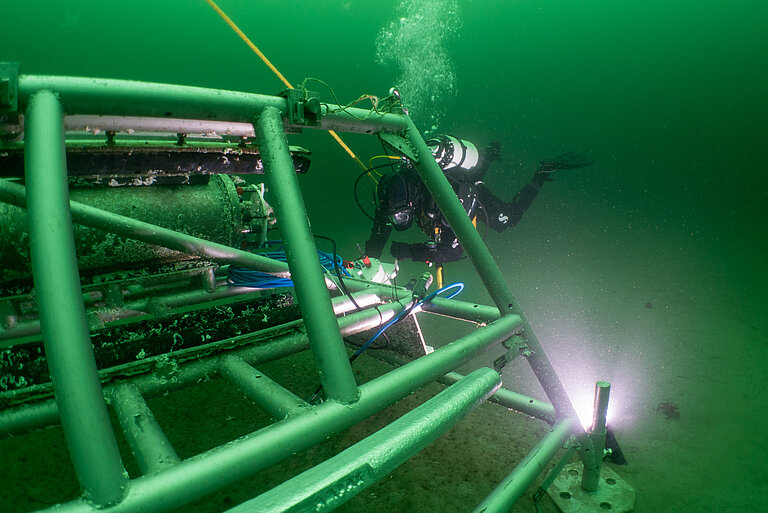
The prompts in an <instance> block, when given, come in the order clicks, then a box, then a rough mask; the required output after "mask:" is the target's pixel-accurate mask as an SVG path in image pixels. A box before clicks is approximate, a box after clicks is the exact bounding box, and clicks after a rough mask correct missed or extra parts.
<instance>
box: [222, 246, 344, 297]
mask: <svg viewBox="0 0 768 513" xmlns="http://www.w3.org/2000/svg"><path fill="white" fill-rule="evenodd" d="M271 242H272V243H278V242H279V241H271ZM259 255H261V256H264V257H267V258H271V259H273V260H279V261H281V262H286V261H287V258H286V256H285V251H266V252H262V253H259ZM317 256H318V260H319V263H320V266H321V267H322V268H323V272H325V273H330V272H331V271H332V270H333V269H334V268H336V267H337V266H338V269H341V270H342V273H343V274H344V275H345V276H350V274H349V272H348V271H347V270H345V269H344V268H343V265H342V264H343V260H342V259H341V257H340V256H338V255H337V256H336V264H335V265H334V261H333V255H332V254H330V253H326V252H325V251H318V252H317ZM227 283H228V284H230V285H232V286H233V287H253V288H257V289H274V288H278V287H293V281H291V280H290V279H289V278H278V277H275V276H272V275H271V274H267V273H263V272H261V271H254V270H252V269H245V268H243V267H234V266H229V274H228V276H227Z"/></svg>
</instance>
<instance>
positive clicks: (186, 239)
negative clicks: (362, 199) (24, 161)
mask: <svg viewBox="0 0 768 513" xmlns="http://www.w3.org/2000/svg"><path fill="white" fill-rule="evenodd" d="M27 151H29V150H27ZM25 197H26V193H25V188H24V186H22V185H19V184H17V183H13V182H10V181H8V180H0V201H3V202H6V203H11V204H13V205H16V206H19V207H26V199H25ZM69 205H70V208H71V211H72V220H73V221H74V222H76V223H78V224H83V225H85V226H90V227H91V228H97V229H99V230H104V231H106V232H110V233H114V234H116V235H119V236H121V237H126V238H129V239H136V240H140V241H142V242H146V243H148V244H156V245H158V246H163V247H165V248H168V249H173V250H176V251H181V252H184V253H188V254H191V255H197V256H200V257H203V258H205V259H207V260H212V261H214V262H219V263H222V264H231V265H237V266H239V267H246V268H248V269H255V270H258V271H263V272H265V273H270V274H274V275H275V276H280V277H290V273H289V271H288V266H287V265H286V264H285V263H284V262H280V261H277V260H272V259H271V258H266V257H263V256H259V255H255V254H253V253H248V252H247V251H242V250H239V249H235V248H231V247H229V246H224V245H223V244H217V243H215V242H210V241H207V240H203V239H200V238H197V237H193V236H191V235H186V234H183V233H179V232H175V231H173V230H169V229H167V228H162V227H160V226H157V225H153V224H149V223H145V222H143V221H138V220H136V219H132V218H130V217H125V216H121V215H119V214H115V213H112V212H107V211H106V210H101V209H98V208H94V207H90V206H88V205H83V204H82V203H78V202H76V201H70V202H69ZM315 260H317V259H315Z"/></svg>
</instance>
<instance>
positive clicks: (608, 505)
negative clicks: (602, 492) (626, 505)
mask: <svg viewBox="0 0 768 513" xmlns="http://www.w3.org/2000/svg"><path fill="white" fill-rule="evenodd" d="M600 509H611V505H610V504H608V503H607V502H601V503H600Z"/></svg>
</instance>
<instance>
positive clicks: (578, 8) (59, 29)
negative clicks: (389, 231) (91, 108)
mask: <svg viewBox="0 0 768 513" xmlns="http://www.w3.org/2000/svg"><path fill="white" fill-rule="evenodd" d="M424 3H425V2H414V4H424ZM427 3H428V2H427ZM460 4H461V5H460V10H459V11H458V13H457V19H458V18H460V19H461V20H462V23H461V26H460V27H459V28H458V30H457V37H453V38H451V39H450V40H449V41H448V42H447V43H446V49H445V52H446V55H447V56H449V57H450V59H451V60H452V63H453V70H454V72H455V76H456V80H455V84H454V86H455V90H454V93H451V94H446V95H444V96H439V97H438V98H437V99H436V101H435V102H434V105H433V108H434V109H435V110H440V109H443V110H444V112H445V114H444V117H443V120H442V123H441V127H440V128H441V129H442V130H444V131H449V132H452V133H455V134H456V135H460V136H461V137H463V138H466V139H470V140H472V141H475V142H477V143H478V145H484V144H485V143H486V142H488V141H490V140H493V139H497V140H499V141H501V143H502V152H503V157H504V161H503V163H502V165H497V167H495V168H494V169H493V170H492V172H491V173H490V175H489V178H488V182H489V184H490V185H491V186H492V187H494V190H495V191H496V192H497V194H499V195H500V196H502V197H506V198H510V197H511V196H512V195H513V194H514V193H515V192H516V190H517V188H519V187H520V186H521V185H522V184H523V183H524V182H525V181H527V179H528V178H529V176H530V175H531V174H532V173H533V171H534V169H535V167H536V165H537V163H538V161H539V160H541V159H543V158H546V157H550V156H553V155H557V154H558V153H561V152H562V151H567V150H578V151H582V152H584V153H587V154H588V155H590V156H591V157H592V158H593V159H594V160H595V164H594V166H592V167H591V168H588V169H583V170H577V171H574V172H571V173H570V174H566V173H560V174H561V175H562V176H558V177H557V179H556V180H555V182H554V183H553V184H550V185H548V186H547V187H546V188H545V189H544V191H543V192H542V194H541V197H540V198H539V199H538V200H537V202H536V204H535V205H534V207H533V208H532V209H531V211H530V212H529V214H528V215H527V216H526V218H525V219H524V221H523V222H522V223H521V224H520V225H519V226H518V227H515V228H514V229H512V230H511V231H508V232H505V233H504V234H501V235H497V234H493V233H492V234H490V235H489V238H488V243H489V246H490V247H491V250H492V252H493V253H494V255H496V256H497V257H499V260H500V262H501V264H500V265H501V267H502V270H503V271H504V272H505V273H506V275H507V276H508V278H509V280H510V282H511V284H512V286H513V290H514V291H515V292H516V293H517V294H518V298H519V299H520V301H521V304H522V306H523V308H524V309H525V310H526V312H527V313H528V315H529V317H530V318H531V321H532V323H533V325H534V327H536V328H537V331H538V332H539V336H540V338H541V339H542V342H543V343H544V345H545V347H546V348H547V350H548V351H549V352H550V354H551V355H552V358H553V361H554V362H555V364H556V365H557V366H558V369H559V370H560V371H561V372H562V373H563V379H564V381H566V383H567V384H568V383H573V382H577V381H579V380H582V381H584V380H586V382H587V383H589V382H591V381H590V380H592V381H593V380H594V379H598V378H599V377H607V378H608V379H610V380H612V381H613V382H614V385H615V388H616V391H615V394H616V397H617V398H619V399H620V398H621V397H622V391H621V388H622V386H621V385H624V387H623V388H624V392H623V393H624V394H625V396H626V399H627V400H626V402H625V403H624V405H623V406H622V405H621V404H619V405H618V406H620V410H621V411H622V412H623V414H624V415H623V419H624V420H623V421H622V419H621V418H619V419H617V420H616V424H617V425H619V426H621V427H622V428H623V429H624V430H625V435H626V439H627V442H626V444H627V446H628V447H629V448H630V449H632V450H633V451H634V454H635V461H636V465H635V467H634V470H633V469H632V468H629V470H627V471H626V472H627V473H628V475H629V476H630V477H631V478H632V482H633V484H634V485H635V486H636V487H637V488H638V491H639V493H640V497H641V499H639V502H638V504H639V505H642V504H645V507H643V508H640V507H639V509H638V511H662V510H663V508H662V506H661V505H662V504H670V505H671V504H673V502H670V501H675V500H679V501H683V502H680V503H679V504H678V505H677V506H676V508H677V509H680V508H683V510H686V511H762V510H765V509H766V508H768V506H766V502H765V500H766V499H765V496H766V495H767V494H766V488H765V484H764V480H765V477H766V475H765V470H764V468H763V466H761V465H759V464H757V463H752V464H749V463H748V464H743V463H742V465H741V466H737V464H736V463H735V462H736V461H740V462H745V461H746V462H750V461H758V462H759V461H761V460H764V458H765V456H766V453H768V450H767V449H766V447H765V444H764V442H761V441H760V440H759V437H758V436H756V435H755V433H760V432H766V430H768V419H766V414H765V408H764V406H763V405H764V404H765V401H766V395H767V391H766V380H765V371H764V369H765V365H766V364H768V351H767V350H766V342H767V339H768V337H767V336H766V333H767V331H766V311H767V310H768V308H767V307H766V303H767V301H766V297H767V296H768V294H767V291H768V273H767V272H766V262H768V258H767V257H768V242H767V240H768V228H767V226H768V223H767V222H766V214H768V177H767V174H766V172H767V171H768V165H767V164H766V162H768V139H767V138H766V133H767V132H768V101H766V92H767V91H768V66H766V62H768V35H767V34H766V30H765V26H766V21H768V4H766V3H765V2H761V1H757V0H750V1H735V2H729V3H728V4H727V5H726V4H725V3H721V2H711V1H692V0H678V1H675V2H666V1H659V0H654V1H645V2H621V3H618V2H608V1H595V2H570V1H552V2H541V1H526V2H522V1H503V0H495V1H492V0H487V1H463V2H460ZM64 5H65V3H64V2H36V1H30V2H26V3H24V4H21V3H15V4H12V5H4V6H3V9H2V13H3V15H2V18H0V59H2V60H16V61H19V62H20V63H21V71H22V72H23V73H34V74H38V73H39V74H67V75H80V76H103V77H112V78H126V79H137V80H147V81H155V82H170V83H180V84H189V85H199V86H207V87H216V88H223V89H235V90H243V91H253V92H262V93H275V92H277V91H279V90H281V89H283V86H282V84H280V83H279V82H278V81H277V79H275V78H274V76H273V75H272V74H271V72H269V71H268V70H267V69H266V68H265V66H264V65H263V64H262V63H261V61H260V60H258V58H256V56H255V55H253V54H252V52H251V51H250V50H249V49H248V48H247V47H246V46H245V45H244V44H243V43H242V41H240V40H239V39H238V38H237V37H236V36H235V35H234V34H233V33H232V31H231V30H230V29H229V28H228V27H227V26H226V25H224V23H223V22H222V21H221V20H220V19H219V18H218V17H217V16H216V15H215V13H214V12H213V11H212V10H211V9H210V8H209V7H208V6H207V4H205V2H203V1H202V0H201V1H178V0H177V1H168V2H146V1H137V2H122V3H114V4H113V3H108V2H67V3H66V7H64ZM446 5H449V4H446ZM221 6H222V8H223V9H224V10H225V11H227V12H228V13H229V15H230V16H231V17H232V18H233V19H234V20H235V22H236V23H238V24H239V25H240V27H241V28H242V29H243V30H244V31H245V32H246V33H247V34H248V35H249V36H250V37H251V38H252V39H253V40H254V42H255V43H256V44H257V45H259V46H260V48H261V49H262V50H263V51H264V52H265V54H267V55H268V56H269V58H270V59H271V60H272V61H273V62H274V63H275V65H276V66H277V67H278V68H279V69H280V70H281V71H282V73H283V74H284V75H285V76H286V77H288V79H289V80H291V81H292V82H293V83H294V84H297V83H299V82H300V81H301V79H302V78H304V77H307V76H312V77H317V78H321V79H323V80H325V81H326V82H329V83H330V84H332V85H333V87H334V89H335V91H336V93H337V95H338V96H339V98H341V99H342V100H343V101H345V100H351V99H353V98H356V97H357V96H358V95H360V94H362V93H373V94H378V95H384V94H385V93H386V91H387V90H388V88H389V87H390V86H391V85H393V84H394V83H396V81H397V77H398V75H399V70H398V69H397V67H396V66H395V65H392V64H389V65H386V66H384V65H382V64H380V63H377V62H376V38H377V35H378V34H379V32H380V30H381V29H382V28H383V27H386V26H388V25H389V24H390V22H392V21H393V20H397V19H398V18H399V17H401V16H403V15H404V11H402V10H400V11H397V10H396V3H395V2H392V1H362V0H350V1H340V2H330V1H325V2H317V1H261V2H235V1H231V0H228V1H222V3H221ZM405 14H407V12H406V13H405ZM416 50H418V49H415V50H414V51H416ZM323 94H325V92H323ZM324 98H326V99H328V97H327V96H325V97H324ZM405 101H406V103H407V102H408V98H405ZM414 115H415V116H416V117H417V119H419V120H422V121H421V122H422V126H423V127H424V128H428V126H427V125H428V123H426V122H424V121H423V120H424V119H425V114H424V113H420V112H414ZM345 139H346V140H347V141H348V142H349V144H350V145H351V146H352V147H353V148H354V149H355V150H356V151H357V152H358V153H359V154H360V155H361V157H362V158H363V160H364V161H366V160H367V158H368V157H370V156H373V155H376V154H378V153H379V152H380V150H379V148H378V145H377V144H376V142H375V141H372V140H370V138H366V137H363V136H346V137H345ZM292 142H294V143H296V144H301V145H302V146H305V147H307V148H309V149H311V150H312V151H313V153H314V163H313V168H312V171H311V173H310V174H309V175H307V176H305V177H303V178H302V186H303V187H304V191H305V195H306V200H307V204H308V205H307V207H308V211H309V214H310V217H311V219H312V226H313V229H314V230H315V231H316V233H319V234H325V235H332V236H334V237H335V238H337V239H338V240H339V243H340V245H341V248H342V251H343V252H344V253H347V254H348V255H351V256H355V246H354V243H355V242H361V243H362V242H363V241H364V240H365V238H367V231H368V225H367V220H366V219H365V218H364V217H363V216H362V215H361V214H360V213H359V212H358V210H357V209H356V207H355V206H354V202H353V201H352V195H351V185H352V182H353V180H354V177H355V176H356V175H357V173H358V172H359V168H358V167H357V166H356V164H354V163H353V162H352V161H351V160H350V159H348V158H346V156H345V154H344V153H343V152H342V151H341V150H340V149H339V148H338V147H337V146H335V144H334V143H333V142H332V141H331V140H330V138H328V137H327V135H326V134H322V133H314V132H307V133H306V134H304V135H302V136H293V137H292ZM365 185H366V186H367V184H365ZM329 204H332V206H333V208H328V207H329ZM410 236H411V237H412V238H413V239H414V240H415V239H418V237H419V235H418V234H411V235H410ZM412 269H413V271H414V272H417V269H416V267H415V266H414V267H413V268H412ZM409 270H411V268H406V271H409ZM447 272H448V273H449V274H448V276H449V279H456V278H461V279H464V280H465V281H466V282H467V284H468V288H467V291H466V292H465V298H467V299H477V300H484V301H487V296H486V295H485V294H484V292H482V289H481V286H480V284H479V281H478V280H477V279H476V278H473V277H472V274H471V270H470V268H469V266H468V265H466V264H456V265H455V266H453V267H451V268H448V269H447ZM648 303H651V304H652V305H653V308H650V309H649V308H647V307H646V308H644V305H646V304H648ZM436 329H437V330H438V333H439V327H438V328H436ZM584 355H588V356H589V358H587V359H588V360H590V361H589V363H574V362H575V361H576V360H578V358H577V357H583V356H584ZM572 368H578V369H582V370H583V369H585V368H590V369H592V370H593V371H595V372H585V373H581V374H580V373H579V372H574V373H571V370H572ZM510 372H511V371H510ZM516 372H517V371H515V372H511V373H505V383H507V378H511V377H515V378H519V379H520V380H521V381H522V386H523V387H524V389H525V388H528V389H529V391H530V393H533V394H537V393H538V392H537V391H536V387H535V385H533V384H532V383H531V380H530V376H526V375H525V373H524V372H523V371H520V373H519V374H520V375H519V376H518V375H517V374H516ZM598 374H599V375H598ZM622 380H626V383H622ZM508 386H512V387H514V382H513V381H512V380H511V379H510V380H509V385H508ZM589 388H590V386H589V385H587V386H586V389H587V390H589ZM627 389H630V390H631V391H632V392H633V393H629V392H627ZM663 400H672V401H674V402H676V403H678V404H679V405H680V410H681V418H680V420H679V422H677V423H675V422H670V421H667V420H666V419H659V418H658V415H655V408H656V405H657V404H658V403H659V402H661V401H663ZM728 406H730V408H729V407H728ZM724 409H725V411H724ZM734 451H735V452H734ZM662 466H663V467H665V471H664V472H662V473H661V474H660V473H659V472H658V471H657V470H658V468H659V467H662ZM715 468H718V469H721V470H717V471H716V470H714V469H715ZM722 469H727V470H725V471H722ZM721 471H722V474H720V472H721ZM708 480H715V481H716V483H718V484H717V485H712V484H711V483H710V484H708V485H704V483H705V482H707V481H708ZM681 490H684V491H681ZM650 497H654V498H655V499H651V498H650ZM653 500H658V503H654V502H653ZM686 500H687V501H689V502H685V501H686ZM686 505H687V506H686ZM755 505H757V506H755ZM470 506H471V505H462V507H461V508H460V509H461V510H466V509H471V507H470ZM660 508H662V509H660ZM670 508H672V506H670ZM753 508H756V509H753ZM672 510H673V509H668V511H672ZM521 511H523V510H522V509H521Z"/></svg>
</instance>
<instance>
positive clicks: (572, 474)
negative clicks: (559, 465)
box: [568, 469, 579, 476]
mask: <svg viewBox="0 0 768 513" xmlns="http://www.w3.org/2000/svg"><path fill="white" fill-rule="evenodd" d="M568 475H569V476H578V475H579V471H578V470H573V469H571V470H569V471H568Z"/></svg>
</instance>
